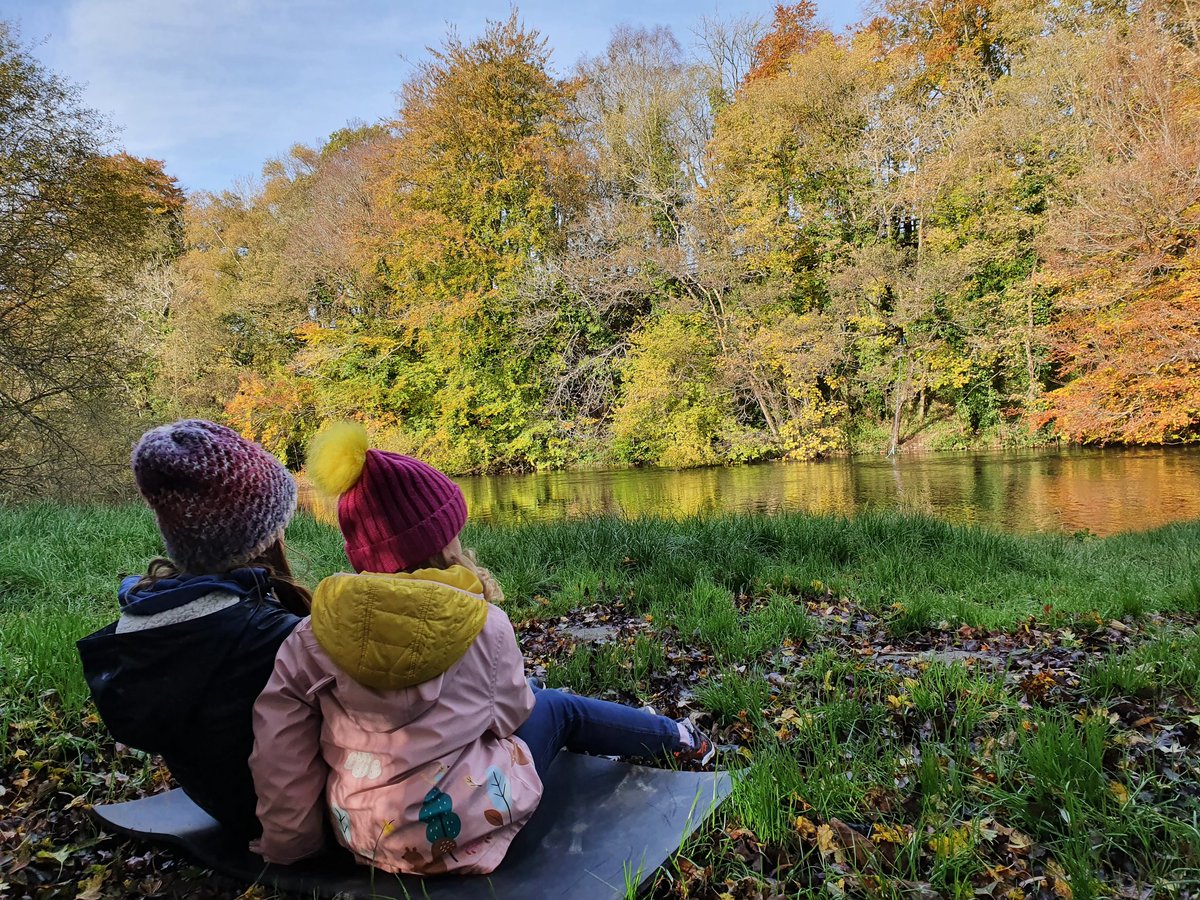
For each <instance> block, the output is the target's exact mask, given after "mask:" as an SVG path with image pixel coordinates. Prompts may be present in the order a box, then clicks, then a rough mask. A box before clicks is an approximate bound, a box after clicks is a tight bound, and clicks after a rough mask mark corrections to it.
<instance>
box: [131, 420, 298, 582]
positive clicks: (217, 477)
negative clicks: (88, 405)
mask: <svg viewBox="0 0 1200 900" xmlns="http://www.w3.org/2000/svg"><path fill="white" fill-rule="evenodd" d="M133 477H134V480H135V481H137V486H138V490H139V491H140V492H141V494H142V496H143V497H144V498H146V502H147V503H148V504H150V507H151V509H153V510H154V515H155V517H156V518H157V519H158V530H159V531H161V532H162V536H163V542H164V543H165V544H166V546H167V555H168V556H170V557H171V559H172V561H174V563H175V564H176V565H177V566H179V568H180V569H181V570H182V571H184V572H187V573H188V574H192V575H199V574H207V573H217V572H225V571H228V570H229V569H234V568H237V567H238V566H239V565H243V564H245V563H247V562H249V561H250V560H252V559H254V557H256V556H258V554H260V553H262V551H264V550H265V549H267V547H269V546H270V545H271V543H272V542H273V541H274V540H275V537H276V535H278V533H279V531H280V529H282V528H283V527H284V526H285V525H287V523H288V521H289V520H290V519H291V518H292V513H293V512H295V510H296V482H295V480H294V479H293V478H292V476H291V473H290V472H288V470H287V469H285V468H284V467H283V465H282V464H281V463H280V462H279V460H277V459H276V458H275V457H274V456H272V455H271V454H270V453H268V452H267V451H266V450H264V449H263V448H262V447H260V446H259V445H258V444H255V443H254V442H252V441H248V440H246V439H245V438H244V437H242V436H241V435H240V434H238V433H237V432H236V431H234V430H233V429H232V428H226V427H225V426H224V425H217V424H216V423H214V422H205V421H203V420H201V419H185V420H184V421H182V422H175V423H174V424H172V425H163V426H161V427H159V428H154V429H152V430H150V431H147V432H146V433H145V434H144V435H142V438H141V440H140V441H138V442H137V446H135V447H134V448H133Z"/></svg>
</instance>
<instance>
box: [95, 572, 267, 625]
mask: <svg viewBox="0 0 1200 900" xmlns="http://www.w3.org/2000/svg"><path fill="white" fill-rule="evenodd" d="M141 579H142V576H141V575H130V576H129V577H127V578H124V579H122V580H121V587H120V588H119V589H118V590H117V599H118V600H119V601H120V604H121V613H122V614H123V615H127V616H153V615H157V614H158V613H162V612H166V611H167V610H171V609H178V608H179V607H181V606H184V605H186V604H188V603H191V602H192V601H193V600H198V599H199V598H201V597H203V596H204V595H205V594H211V593H213V592H214V591H223V592H225V593H229V594H233V595H235V596H237V597H238V598H242V599H244V598H246V597H254V598H261V597H265V596H266V595H267V592H268V591H269V589H270V580H269V579H268V577H267V570H266V569H251V568H246V569H234V570H233V571H232V572H226V573H224V574H222V575H181V576H179V577H178V578H160V579H159V580H158V581H156V582H155V583H154V584H153V585H151V586H150V587H148V588H145V589H143V590H140V591H138V590H135V589H134V588H135V586H136V585H137V583H138V582H139V581H141Z"/></svg>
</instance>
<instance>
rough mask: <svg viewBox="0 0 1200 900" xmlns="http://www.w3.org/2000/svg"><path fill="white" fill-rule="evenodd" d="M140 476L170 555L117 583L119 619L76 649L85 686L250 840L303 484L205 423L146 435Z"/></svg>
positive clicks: (139, 450) (295, 613) (296, 598)
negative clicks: (262, 704)
mask: <svg viewBox="0 0 1200 900" xmlns="http://www.w3.org/2000/svg"><path fill="white" fill-rule="evenodd" d="M133 474H134V478H135V480H136V482H137V486H138V490H139V491H140V492H141V494H142V496H143V497H144V498H145V499H146V502H147V503H148V504H149V505H150V507H151V508H152V509H153V510H154V513H155V517H156V518H157V520H158V528H159V531H160V532H161V533H162V538H163V542H164V544H165V545H166V549H167V554H168V556H169V557H170V558H169V559H156V560H154V561H153V562H151V563H150V566H149V569H148V571H147V573H146V574H145V575H141V576H138V575H133V576H130V577H129V578H126V579H124V580H123V581H122V582H121V587H120V590H119V592H118V597H119V600H120V604H121V617H120V618H119V619H118V620H117V621H116V622H115V623H113V624H112V625H109V626H108V627H107V628H104V629H102V630H100V631H98V632H96V633H95V634H93V635H90V636H89V637H86V638H84V639H83V640H81V641H79V643H78V648H79V655H80V658H81V659H82V661H83V671H84V676H85V677H86V678H87V682H88V686H89V687H90V688H91V691H92V698H93V699H94V700H95V702H96V707H97V709H98V710H99V712H100V716H101V718H102V719H103V720H104V723H105V725H107V726H108V730H109V731H110V732H111V733H112V736H113V737H114V738H115V739H116V740H118V741H120V742H121V743H123V744H128V745H130V746H131V747H136V748H138V749H140V750H144V751H146V752H148V753H157V754H160V755H161V756H162V758H163V761H164V762H165V763H166V764H167V768H168V769H170V771H171V774H172V776H174V778H175V781H176V782H178V783H179V785H180V786H181V787H182V788H183V789H184V791H186V792H187V794H188V796H189V797H191V798H192V800H194V801H195V802H196V804H197V805H198V806H200V807H201V808H202V809H204V810H205V811H206V812H208V813H209V814H210V815H211V816H212V817H213V818H215V819H216V820H217V821H219V822H220V823H221V824H222V825H223V826H225V828H226V829H228V830H229V831H231V832H232V833H233V834H235V835H239V836H242V837H243V838H244V839H245V840H249V839H251V838H253V837H255V836H256V835H257V834H258V833H259V830H260V829H259V824H258V819H257V817H256V816H255V805H256V798H255V796H254V784H253V781H252V780H251V777H250V769H249V766H248V764H247V760H248V758H249V756H250V750H251V748H252V747H253V743H254V734H253V731H252V726H251V718H250V712H251V708H252V707H253V705H254V701H255V699H256V698H257V697H258V694H259V692H260V691H261V690H262V689H263V685H265V684H266V683H267V678H268V677H269V676H270V674H271V667H272V666H273V665H274V662H275V652H276V651H277V650H278V649H279V645H280V644H281V643H283V640H284V638H286V637H287V636H288V635H289V634H291V632H292V629H293V628H295V627H296V624H297V623H298V622H299V621H300V616H303V615H307V614H308V607H309V593H308V591H306V590H305V589H304V588H302V587H300V586H299V585H297V584H296V583H295V582H294V581H293V580H292V578H291V571H290V569H289V567H288V561H287V555H286V553H285V551H284V546H283V529H284V526H285V525H287V523H288V520H289V519H291V517H292V512H293V511H294V510H295V508H296V484H295V482H294V481H293V480H292V476H291V475H290V474H289V473H288V471H287V470H286V469H285V468H284V467H283V466H282V465H280V463H279V462H278V461H277V460H276V459H275V458H274V457H273V456H271V455H270V454H269V453H267V452H266V451H265V450H264V449H263V448H262V447H260V446H259V445H258V444H254V443H251V442H250V441H247V440H245V439H244V438H242V437H241V436H240V435H238V434H237V432H235V431H233V430H231V429H229V428H226V427H224V426H222V425H216V424H214V423H212V422H204V421H199V420H188V421H183V422H176V423H174V424H173V425H164V426H162V427H161V428H155V429H154V430H152V431H149V432H147V433H146V434H145V435H143V436H142V439H141V440H140V441H139V442H138V444H137V446H136V447H135V448H134V451H133Z"/></svg>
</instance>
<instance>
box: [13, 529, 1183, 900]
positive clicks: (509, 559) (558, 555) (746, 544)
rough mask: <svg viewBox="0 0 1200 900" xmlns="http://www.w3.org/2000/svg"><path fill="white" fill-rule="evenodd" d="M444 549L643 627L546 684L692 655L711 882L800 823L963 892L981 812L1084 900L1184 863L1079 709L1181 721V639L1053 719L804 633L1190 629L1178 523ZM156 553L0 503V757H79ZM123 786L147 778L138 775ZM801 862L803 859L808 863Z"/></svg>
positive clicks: (965, 684)
mask: <svg viewBox="0 0 1200 900" xmlns="http://www.w3.org/2000/svg"><path fill="white" fill-rule="evenodd" d="M288 542H289V551H290V555H291V557H292V559H293V563H294V567H295V568H296V570H297V574H298V575H299V576H300V577H301V579H302V580H305V581H307V582H308V583H310V584H311V583H315V582H316V581H317V580H318V579H319V578H321V577H323V576H324V575H326V574H329V573H331V572H333V571H337V570H341V569H344V568H345V563H344V556H343V553H342V546H341V541H340V539H339V537H338V535H337V534H336V532H335V531H334V530H333V529H332V528H329V527H327V526H324V525H321V524H319V523H317V522H315V521H314V520H312V519H311V518H309V517H307V516H299V517H297V519H296V521H295V522H294V523H293V524H292V526H291V528H290V529H289V532H288ZM464 542H465V543H466V544H467V545H468V546H473V547H474V548H476V550H477V551H478V554H479V559H480V561H481V562H482V563H483V564H485V565H487V566H488V567H489V568H491V569H492V570H493V572H494V573H495V574H496V576H497V578H498V580H499V581H500V582H501V584H502V585H503V586H504V588H505V591H506V594H507V598H508V599H507V601H506V608H507V610H508V612H509V614H510V616H511V617H512V618H513V620H514V621H515V622H517V623H521V622H522V621H525V620H527V619H532V618H539V617H542V618H544V617H554V616H557V615H561V614H563V613H566V612H567V611H569V610H572V609H574V608H577V607H586V606H588V605H591V604H593V603H598V602H603V603H606V604H611V603H612V602H613V601H614V600H616V599H619V600H620V601H621V602H622V603H623V604H624V610H625V611H626V612H627V613H629V614H632V615H635V616H640V617H644V621H645V622H646V626H645V627H646V630H645V631H643V632H641V633H639V634H638V635H637V636H636V637H634V638H632V639H631V640H630V641H622V642H618V643H612V644H601V645H599V646H591V645H586V644H580V645H578V646H576V647H575V648H574V649H573V650H572V651H571V652H569V653H565V654H563V655H562V656H560V657H558V658H555V659H553V660H551V661H550V666H549V669H548V672H547V681H548V683H549V684H551V685H565V686H568V687H570V688H572V689H573V690H575V691H577V692H579V693H584V694H591V695H603V694H606V693H608V694H611V693H616V694H620V695H622V696H624V697H626V698H638V699H640V700H642V701H643V702H647V701H652V700H654V697H653V696H652V691H651V690H650V688H649V687H648V686H649V685H650V684H652V681H653V676H655V674H656V673H659V672H661V671H662V670H663V669H664V668H665V667H667V666H670V665H673V662H672V660H671V659H670V658H669V657H668V655H667V652H666V649H665V647H666V646H667V645H668V644H671V643H673V646H676V647H683V648H693V647H694V648H701V649H702V650H703V652H704V653H705V654H706V657H705V658H706V659H707V660H709V662H708V663H706V667H705V668H704V670H703V671H702V672H701V673H700V674H699V675H698V676H697V677H696V679H695V681H694V696H693V700H692V703H693V706H694V708H696V709H698V710H702V711H703V712H704V713H705V714H706V715H708V716H710V717H711V721H712V722H714V723H715V725H716V726H717V727H720V728H722V729H726V730H736V731H737V733H738V734H740V735H741V736H742V739H743V742H744V744H745V747H746V755H745V758H743V759H742V760H741V761H742V763H743V764H746V765H747V768H746V771H745V773H744V775H743V776H742V777H741V778H740V779H739V780H738V782H737V784H736V787H735V790H734V794H733V796H732V798H731V800H730V802H729V803H728V804H727V805H726V807H725V808H724V810H723V813H722V817H723V818H722V825H723V828H724V830H723V831H719V832H715V833H714V834H715V836H714V837H713V838H712V839H711V840H708V841H702V840H700V839H694V840H693V841H692V842H689V846H688V849H687V851H686V853H689V854H695V855H698V856H703V855H704V854H708V856H707V857H705V858H704V859H702V860H701V861H702V863H703V864H704V866H711V868H712V875H711V877H712V879H713V883H714V884H718V883H720V882H721V880H722V879H728V880H729V881H730V882H736V881H737V880H738V879H741V878H754V877H758V875H756V873H755V871H753V870H752V869H751V868H748V867H747V864H746V862H745V860H744V859H743V858H742V857H741V856H739V854H738V853H737V852H734V850H733V847H734V846H735V844H736V843H737V842H736V840H735V839H734V838H732V837H730V836H729V835H731V834H736V833H737V829H749V830H750V831H751V832H752V833H753V834H754V835H755V836H756V839H757V840H759V841H762V842H766V843H768V844H770V845H772V846H775V847H777V848H782V849H781V850H780V852H785V851H786V852H791V850H789V849H788V848H792V849H793V850H794V849H795V848H796V847H797V846H799V845H801V844H803V841H802V840H801V839H800V838H798V837H797V824H796V822H797V817H803V816H809V817H812V818H813V819H814V820H816V821H828V820H830V819H832V818H834V817H836V818H839V819H842V820H844V821H846V822H857V823H875V824H876V826H879V825H889V824H902V825H904V826H906V827H909V828H911V832H910V833H909V836H908V837H907V838H905V839H904V840H902V841H899V842H898V843H896V844H895V847H894V850H893V852H892V858H891V859H890V862H889V865H890V867H891V868H890V870H889V871H890V873H891V874H892V875H894V876H895V877H896V878H900V879H908V880H911V881H923V882H926V883H927V884H929V885H931V886H932V890H934V891H936V892H938V893H939V894H940V895H942V896H964V897H966V896H974V891H975V889H976V888H977V887H978V886H979V885H980V884H981V880H986V878H987V877H989V876H988V874H987V871H988V866H989V865H995V864H996V859H995V858H994V857H995V853H996V850H995V848H996V846H997V841H998V840H999V839H998V838H997V837H996V836H995V832H994V826H993V825H991V824H989V823H991V822H993V821H998V822H1003V823H1004V825H1005V826H1006V827H1009V828H1014V829H1018V830H1019V831H1020V832H1021V833H1022V834H1023V835H1027V836H1028V837H1029V839H1031V840H1032V841H1034V842H1036V844H1037V846H1038V847H1039V852H1040V853H1042V854H1043V856H1039V860H1040V859H1042V858H1043V857H1045V855H1046V854H1049V856H1048V857H1045V858H1051V857H1052V858H1053V859H1054V860H1055V861H1056V864H1057V865H1058V866H1060V867H1061V870H1062V871H1063V872H1065V873H1066V877H1068V878H1069V879H1070V882H1071V885H1072V888H1073V890H1074V896H1075V897H1077V898H1083V897H1089V896H1098V895H1102V894H1104V893H1105V892H1107V891H1109V889H1110V888H1111V885H1110V884H1108V883H1106V882H1105V881H1104V878H1105V877H1109V876H1111V875H1112V873H1120V872H1126V873H1127V872H1134V873H1136V876H1137V878H1139V879H1142V880H1143V881H1144V882H1145V883H1146V884H1160V885H1163V884H1167V885H1169V884H1170V883H1179V882H1181V881H1182V882H1186V881H1187V880H1188V879H1189V878H1190V877H1191V876H1192V875H1193V874H1195V872H1196V869H1197V866H1200V830H1198V829H1197V822H1198V821H1200V808H1198V807H1197V803H1196V802H1195V800H1193V799H1191V794H1189V793H1187V792H1181V791H1180V790H1179V789H1178V787H1177V786H1176V785H1174V784H1172V783H1167V782H1166V781H1163V780H1162V779H1160V778H1159V776H1158V774H1157V773H1156V772H1155V771H1154V769H1153V767H1146V766H1140V767H1139V763H1138V759H1140V758H1141V757H1136V758H1135V757H1134V756H1130V755H1129V754H1128V753H1127V751H1128V747H1129V741H1128V740H1127V733H1126V732H1124V731H1122V730H1121V727H1120V726H1117V725H1114V724H1113V723H1112V722H1110V720H1109V717H1108V716H1107V715H1099V714H1095V715H1093V714H1092V713H1091V712H1090V711H1089V710H1090V707H1089V709H1085V707H1084V705H1086V704H1091V706H1093V707H1094V706H1098V705H1103V704H1105V703H1107V702H1110V701H1113V702H1115V701H1116V700H1117V699H1119V698H1133V699H1134V700H1138V701H1139V702H1140V701H1147V702H1149V701H1154V702H1160V703H1163V704H1167V703H1170V702H1182V703H1185V704H1189V708H1190V709H1194V706H1190V704H1193V703H1195V702H1196V700H1197V699H1198V698H1200V637H1198V636H1197V635H1196V634H1195V633H1194V632H1192V631H1187V630H1182V629H1177V628H1168V627H1163V628H1160V629H1159V630H1158V631H1157V632H1155V633H1154V634H1153V635H1152V638H1151V639H1150V640H1149V641H1147V642H1144V643H1141V644H1138V645H1135V646H1132V647H1129V648H1127V649H1124V650H1123V651H1122V652H1120V653H1115V654H1112V655H1109V656H1106V657H1102V658H1099V659H1097V660H1095V661H1093V662H1092V663H1090V664H1088V665H1086V666H1085V667H1084V668H1083V669H1082V670H1081V672H1080V683H1079V688H1078V693H1079V698H1080V700H1079V704H1076V705H1069V704H1064V705H1059V706H1055V705H1053V704H1048V705H1046V706H1044V707H1043V706H1036V705H1035V706H1034V707H1032V708H1030V706H1029V704H1028V703H1026V702H1025V701H1024V699H1023V698H1022V697H1021V693H1020V690H1018V689H1017V688H1016V687H1014V682H1013V680H1012V679H1008V680H1006V677H1005V673H1004V672H1003V671H995V670H992V669H990V668H987V667H983V666H975V667H966V666H964V665H961V664H957V663H956V664H953V665H943V664H941V663H937V662H933V663H928V664H924V663H923V664H922V665H921V666H919V667H916V668H914V669H912V670H907V671H904V672H901V671H894V670H891V669H889V668H887V667H886V666H879V665H870V664H868V663H867V662H864V660H863V658H861V657H860V656H858V655H856V654H854V653H848V652H846V646H845V644H840V645H836V646H835V645H833V644H830V643H828V641H827V637H828V636H827V631H828V629H829V627H830V626H829V625H828V623H827V622H825V621H824V620H823V618H822V616H821V615H820V614H819V609H820V604H821V603H832V602H836V601H837V600H838V599H839V598H843V597H845V598H851V599H852V600H853V601H854V602H855V603H857V604H859V605H860V606H861V607H864V608H865V609H866V610H868V611H870V612H872V613H874V614H875V615H876V616H878V617H879V619H880V620H882V621H883V622H884V623H885V624H886V628H887V629H888V631H889V633H890V634H891V635H893V636H894V637H895V638H896V639H900V638H903V636H905V635H909V634H917V633H920V632H922V631H925V630H927V629H929V628H930V627H931V626H933V625H936V624H939V623H949V624H950V625H951V626H952V627H957V626H958V625H960V624H967V625H971V626H982V627H988V628H993V629H1012V628H1015V627H1017V626H1019V625H1020V624H1021V623H1024V622H1026V621H1027V620H1028V619H1029V618H1030V617H1031V616H1036V617H1037V618H1038V620H1039V621H1040V622H1042V623H1043V625H1044V626H1045V624H1046V623H1055V622H1059V623H1062V624H1070V623H1071V622H1072V621H1073V620H1075V619H1077V618H1078V617H1080V616H1082V615H1083V614H1085V613H1091V612H1093V611H1094V612H1095V613H1097V614H1098V615H1099V617H1100V618H1101V619H1102V620H1105V621H1106V620H1109V619H1114V618H1128V619H1129V620H1130V621H1133V620H1134V619H1136V617H1139V616H1146V615H1148V614H1151V613H1156V612H1163V613H1187V614H1190V615H1195V614H1196V613H1198V612H1200V575H1198V574H1197V573H1198V572H1200V567H1198V564H1200V549H1198V548H1200V524H1180V525H1173V526H1168V527H1166V528H1162V529H1159V530H1157V531H1153V532H1147V533H1143V534H1128V535H1121V536H1116V537H1110V538H1104V539H1097V538H1091V537H1086V536H1085V537H1080V538H1075V537H1067V536H1054V535H1034V536H1013V535H1006V534H1000V533H997V532H994V531H989V530H985V529H975V528H966V527H957V526H952V525H948V524H945V523H942V522H939V521H936V520H933V519H930V518H926V517H922V516H916V515H907V514H901V513H868V514H864V515H862V516H859V517H857V518H855V519H843V518H835V517H817V516H807V515H781V516H775V517H714V518H706V519H694V520H687V521H682V522H668V521H657V520H642V521H632V522H627V521H619V520H614V519H593V520H585V521H576V522H566V523H560V524H551V525H544V524H535V525H523V526H471V527H469V528H468V531H467V534H466V535H465V538H464ZM160 552H161V546H160V544H159V539H158V535H157V532H156V529H155V527H154V522H153V519H152V517H151V515H150V514H149V512H148V511H146V510H145V509H144V508H142V507H139V506H122V507H79V508H69V507H59V506H28V507H21V508H12V507H7V508H0V755H3V751H4V750H5V748H6V747H7V746H8V743H9V742H10V741H11V740H12V737H11V736H12V735H19V736H24V737H20V740H25V741H27V740H28V738H27V736H28V735H29V734H30V733H31V730H36V728H37V727H42V731H43V732H44V734H42V736H41V737H39V738H38V739H37V740H38V741H41V742H42V743H41V745H47V744H49V743H53V742H57V743H56V744H55V749H54V752H53V754H52V755H53V756H54V758H56V759H60V760H61V759H67V760H69V759H70V758H72V755H73V754H74V755H79V754H87V753H89V752H90V751H89V744H88V742H89V741H95V740H98V739H99V738H98V737H97V734H98V732H97V731H96V729H95V728H93V729H92V730H90V731H89V730H88V729H87V728H86V727H82V726H80V725H79V723H80V722H81V721H82V720H83V718H84V717H85V716H86V715H87V713H88V711H89V706H88V701H87V691H86V688H85V686H84V684H83V680H82V677H81V673H80V671H79V666H78V661H77V658H76V656H75V651H74V641H75V640H77V639H78V638H79V637H82V636H83V635H85V634H87V633H89V632H90V631H92V630H94V629H96V628H98V627H100V626H101V625H103V624H105V623H107V622H109V621H111V620H112V619H113V618H114V616H115V611H116V599H115V588H116V581H117V575H118V574H119V573H130V572H138V571H141V570H143V568H144V566H145V563H146V561H147V560H148V559H149V558H151V557H152V556H154V555H157V554H158V553H160ZM818 600H819V601H820V602H819V603H817V604H816V606H814V608H813V610H812V611H810V610H809V609H808V608H806V603H807V602H810V601H818ZM518 627H519V626H518ZM639 627H641V626H639ZM1047 627H1048V626H1047ZM785 648H786V653H785ZM781 673H782V674H781ZM768 676H770V678H768ZM1157 714H1158V715H1160V716H1162V715H1166V717H1167V718H1170V715H1169V714H1165V713H1163V711H1162V710H1161V709H1160V710H1159V711H1158V713H1157ZM1175 715H1176V718H1177V719H1180V720H1182V719H1186V718H1187V714H1186V711H1185V712H1184V713H1177V714H1175ZM39 722H40V723H43V724H42V726H38V725H37V723H39ZM47 722H49V723H51V725H50V727H46V726H45V723H47ZM76 733H78V735H79V736H77V737H76V736H73V735H75V734H76ZM35 743H36V742H35ZM1147 758H1150V757H1147ZM139 777H141V778H142V779H143V780H149V779H150V778H151V777H153V771H152V769H151V767H150V766H149V763H147V764H146V767H145V770H144V771H143V772H142V774H141V776H139ZM105 790H108V791H111V790H112V787H111V784H110V785H108V786H104V785H97V786H96V791H97V792H101V793H97V795H96V796H101V795H102V792H103V791H105ZM902 803H903V805H902ZM803 848H804V849H803V853H802V854H801V856H803V854H804V853H807V854H809V856H807V857H804V858H805V859H807V860H808V862H807V863H806V864H807V865H818V866H820V865H826V866H828V865H830V862H829V860H828V859H824V858H820V859H817V858H815V857H814V856H813V850H812V848H811V847H810V846H809V845H807V844H803ZM1164 848H1166V849H1164ZM798 852H799V851H798ZM989 854H991V856H989ZM1038 865H1041V863H1040V862H1039V863H1038ZM674 866H675V869H674V871H675V872H676V875H677V876H678V877H680V878H683V877H684V874H683V868H682V867H681V865H680V862H679V860H677V861H676V862H675V863H674ZM1104 873H1108V875H1104ZM1102 876H1103V877H1102ZM724 890H725V888H724V887H721V889H720V891H718V893H720V892H722V891H724ZM888 890H891V889H884V888H880V889H879V890H878V891H877V893H876V894H875V896H892V894H890V893H888ZM1164 890H1166V889H1164ZM896 891H899V889H898V888H897V889H896ZM1166 894H1169V890H1167V891H1166ZM1166 894H1164V895H1166ZM895 895H896V896H900V895H901V893H896V894H895Z"/></svg>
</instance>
